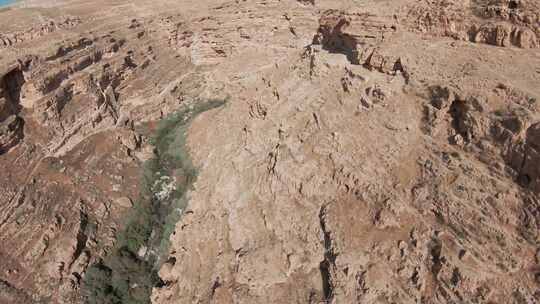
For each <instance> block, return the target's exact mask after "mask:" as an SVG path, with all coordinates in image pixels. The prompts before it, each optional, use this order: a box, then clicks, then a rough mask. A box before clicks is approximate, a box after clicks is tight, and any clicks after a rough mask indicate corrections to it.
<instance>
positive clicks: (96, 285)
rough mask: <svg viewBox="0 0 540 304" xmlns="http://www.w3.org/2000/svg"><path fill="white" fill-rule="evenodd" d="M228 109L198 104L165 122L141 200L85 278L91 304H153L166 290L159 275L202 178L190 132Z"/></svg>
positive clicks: (146, 173) (157, 133) (209, 103)
mask: <svg viewBox="0 0 540 304" xmlns="http://www.w3.org/2000/svg"><path fill="white" fill-rule="evenodd" d="M224 103H225V102H224V101H221V100H219V101H218V100H212V101H207V102H202V103H198V104H195V105H193V106H192V107H188V108H185V109H182V110H180V111H178V112H176V113H174V114H171V115H169V116H168V117H166V118H165V119H163V120H162V121H160V122H159V124H158V127H157V130H156V131H155V134H154V135H153V137H152V141H151V143H152V144H153V145H154V147H155V149H156V151H157V152H156V156H155V157H154V158H153V159H151V160H149V161H147V162H146V163H145V164H144V169H143V176H142V185H141V194H140V198H139V199H138V200H137V201H136V203H135V204H134V207H133V208H132V209H131V210H130V211H129V212H128V215H127V216H126V222H125V223H124V228H123V229H122V230H121V231H120V232H119V234H118V236H117V241H116V244H115V246H114V248H113V249H112V250H110V251H109V254H108V255H107V256H106V257H104V258H103V259H101V260H100V261H98V262H97V263H95V264H94V265H91V266H90V267H89V268H88V270H87V272H86V274H85V277H84V280H83V284H82V291H83V295H84V296H85V299H86V302H87V303H89V304H98V303H99V304H107V303H111V304H113V303H114V304H116V303H122V304H131V303H133V304H135V303H137V304H139V303H141V304H142V303H150V294H151V292H152V288H153V287H154V286H159V285H160V284H161V281H160V279H159V277H158V275H157V272H158V270H159V267H160V266H161V264H162V263H163V260H164V258H165V257H166V254H167V252H168V247H169V237H170V235H171V233H172V232H173V230H174V227H175V224H176V223H177V222H178V221H179V220H180V217H181V215H182V212H183V210H184V209H185V208H186V206H187V200H186V197H185V194H186V192H187V191H188V190H189V189H190V187H191V186H192V185H193V182H194V181H195V179H196V177H197V170H196V168H195V167H194V166H193V164H192V163H191V160H190V158H189V155H188V152H187V149H186V146H185V140H186V131H187V128H188V126H189V124H190V122H191V121H192V119H193V118H194V117H195V116H196V115H198V114H200V113H202V112H204V111H207V110H210V109H213V108H217V107H220V106H222V105H223V104H224Z"/></svg>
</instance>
